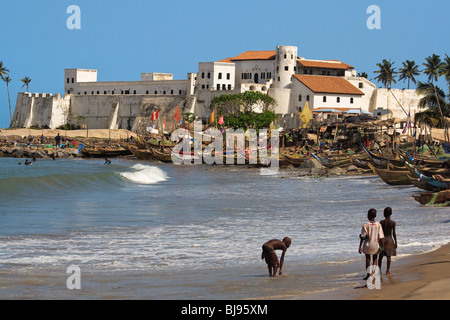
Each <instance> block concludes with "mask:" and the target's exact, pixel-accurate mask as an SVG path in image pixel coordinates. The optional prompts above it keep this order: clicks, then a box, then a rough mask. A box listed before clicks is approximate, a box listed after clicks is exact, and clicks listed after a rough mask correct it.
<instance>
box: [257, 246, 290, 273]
mask: <svg viewBox="0 0 450 320" xmlns="http://www.w3.org/2000/svg"><path fill="white" fill-rule="evenodd" d="M290 245H291V239H290V238H289V237H285V238H284V239H283V241H280V240H278V239H273V240H270V241H267V242H266V243H264V244H263V246H262V254H261V259H263V260H264V259H265V260H266V263H267V267H268V269H269V276H271V277H276V275H277V270H278V268H280V271H279V275H280V276H281V275H282V274H283V271H282V269H283V263H284V256H285V254H286V251H287V249H288V248H289V246H290ZM275 250H282V251H283V252H282V254H281V259H280V261H278V256H277V254H276V253H275Z"/></svg>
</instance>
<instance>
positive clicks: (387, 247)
mask: <svg viewBox="0 0 450 320" xmlns="http://www.w3.org/2000/svg"><path fill="white" fill-rule="evenodd" d="M391 215H392V209H391V208H390V207H387V208H385V209H384V218H385V219H384V220H381V221H380V224H381V227H382V228H383V233H384V245H383V251H381V253H380V255H379V257H378V259H379V260H378V267H379V268H380V270H381V264H382V261H383V257H384V256H386V259H387V267H386V275H390V272H389V270H390V268H391V257H395V256H396V255H397V234H396V233H395V226H396V223H395V221H394V220H391Z"/></svg>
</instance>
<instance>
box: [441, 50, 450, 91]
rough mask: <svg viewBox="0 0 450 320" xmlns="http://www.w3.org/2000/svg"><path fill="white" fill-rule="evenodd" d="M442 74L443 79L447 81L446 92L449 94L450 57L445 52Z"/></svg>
mask: <svg viewBox="0 0 450 320" xmlns="http://www.w3.org/2000/svg"><path fill="white" fill-rule="evenodd" d="M442 75H443V76H445V80H447V82H448V94H449V96H450V57H449V56H448V55H447V54H445V59H444V66H443V69H442Z"/></svg>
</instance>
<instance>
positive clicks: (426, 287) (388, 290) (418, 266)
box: [300, 244, 450, 300]
mask: <svg viewBox="0 0 450 320" xmlns="http://www.w3.org/2000/svg"><path fill="white" fill-rule="evenodd" d="M385 262H386V260H385V259H383V266H382V275H381V289H372V290H369V289H368V288H367V287H364V286H363V285H362V286H359V287H355V288H345V289H339V290H336V291H332V292H328V293H323V294H317V295H308V296H304V297H300V299H301V300H450V290H449V288H450V244H447V245H445V246H442V247H440V248H439V249H437V250H435V251H432V252H428V253H424V254H419V255H415V256H408V257H404V258H400V259H396V260H395V261H393V262H392V265H391V275H389V276H386V274H385V273H386V264H385ZM361 263H363V258H362V257H361Z"/></svg>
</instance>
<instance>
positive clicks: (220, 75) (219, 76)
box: [217, 72, 222, 80]
mask: <svg viewBox="0 0 450 320" xmlns="http://www.w3.org/2000/svg"><path fill="white" fill-rule="evenodd" d="M217 78H218V79H219V80H221V79H222V72H219V74H218V77H217Z"/></svg>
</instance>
